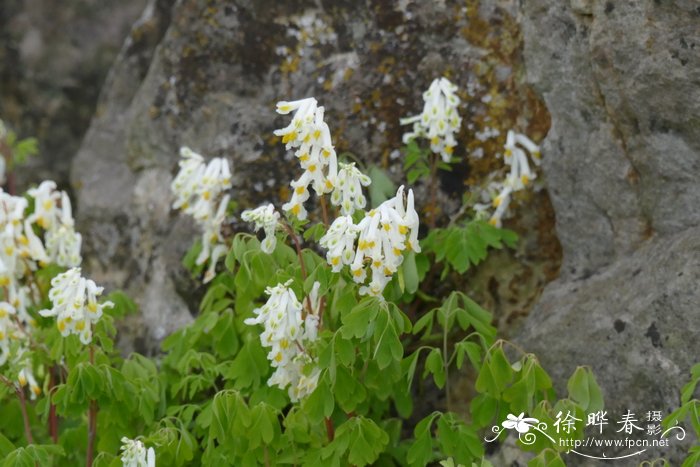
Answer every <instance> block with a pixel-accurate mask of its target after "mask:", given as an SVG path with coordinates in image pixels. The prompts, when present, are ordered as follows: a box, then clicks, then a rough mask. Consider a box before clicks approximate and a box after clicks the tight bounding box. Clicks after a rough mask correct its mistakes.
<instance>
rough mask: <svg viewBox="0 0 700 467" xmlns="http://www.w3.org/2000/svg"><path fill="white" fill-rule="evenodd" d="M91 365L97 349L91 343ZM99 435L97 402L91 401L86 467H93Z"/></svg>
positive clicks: (93, 363)
mask: <svg viewBox="0 0 700 467" xmlns="http://www.w3.org/2000/svg"><path fill="white" fill-rule="evenodd" d="M90 364H91V365H93V366H94V365H95V347H94V345H93V344H92V343H90ZM96 435H97V401H95V400H91V401H90V406H89V408H88V444H87V456H86V460H85V465H86V466H87V467H92V460H93V458H94V456H95V437H96Z"/></svg>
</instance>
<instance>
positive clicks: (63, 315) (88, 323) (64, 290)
mask: <svg viewBox="0 0 700 467" xmlns="http://www.w3.org/2000/svg"><path fill="white" fill-rule="evenodd" d="M102 290H103V288H102V287H98V286H97V285H96V284H95V283H94V282H93V281H92V280H90V279H85V278H84V277H82V276H81V275H80V268H72V269H69V270H68V271H66V272H64V273H62V274H59V275H57V276H56V277H54V278H53V279H52V280H51V290H50V291H49V299H50V300H51V303H52V304H53V308H51V309H50V310H41V311H40V312H39V314H40V315H41V316H46V317H49V316H56V325H57V326H58V330H59V331H60V332H61V335H63V336H67V335H68V334H78V335H79V336H80V341H81V342H82V343H83V344H89V343H90V342H91V341H92V325H93V324H95V323H96V322H97V321H98V320H99V319H100V317H101V316H102V313H103V310H104V309H105V308H112V307H113V306H114V304H113V303H112V302H110V301H106V302H103V303H98V302H97V298H98V297H99V296H100V295H102Z"/></svg>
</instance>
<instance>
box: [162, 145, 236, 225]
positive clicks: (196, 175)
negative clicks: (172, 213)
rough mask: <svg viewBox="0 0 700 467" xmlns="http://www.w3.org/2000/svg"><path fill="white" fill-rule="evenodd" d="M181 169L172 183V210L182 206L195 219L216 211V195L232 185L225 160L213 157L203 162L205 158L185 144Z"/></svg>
mask: <svg viewBox="0 0 700 467" xmlns="http://www.w3.org/2000/svg"><path fill="white" fill-rule="evenodd" d="M180 156H181V157H182V159H181V160H180V163H179V165H180V171H179V172H178V174H177V176H176V177H175V179H174V180H173V182H172V184H171V186H170V187H171V189H172V191H173V193H174V194H175V202H174V203H173V207H174V208H175V209H182V210H183V211H184V212H185V213H186V214H189V215H191V216H192V217H194V218H195V220H197V221H198V222H204V221H207V220H209V219H211V218H212V217H214V214H215V213H216V206H217V198H218V197H219V195H220V194H222V193H223V192H224V191H226V190H229V189H230V188H231V172H230V170H229V166H228V161H227V160H226V159H223V158H220V157H216V158H214V159H212V160H211V161H209V164H205V163H204V158H203V157H202V156H201V155H199V154H197V153H196V152H194V151H192V150H191V149H190V148H188V147H182V148H181V149H180Z"/></svg>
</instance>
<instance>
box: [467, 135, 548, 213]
mask: <svg viewBox="0 0 700 467" xmlns="http://www.w3.org/2000/svg"><path fill="white" fill-rule="evenodd" d="M526 150H527V152H526ZM527 153H529V154H530V156H531V157H532V160H533V162H534V163H535V165H539V164H540V162H541V161H540V159H541V154H540V149H539V146H537V145H536V144H535V143H533V142H532V141H531V140H530V139H529V138H528V137H527V136H525V135H522V134H519V133H516V132H514V131H512V130H510V131H508V134H507V136H506V144H505V146H504V153H503V159H504V162H505V163H506V165H508V166H510V171H509V173H508V175H507V176H506V179H505V181H504V182H503V183H502V184H500V185H499V186H500V188H499V193H498V195H497V196H495V197H493V200H492V206H493V208H494V212H493V214H491V217H490V218H489V223H490V224H491V225H493V226H496V227H501V225H502V220H503V219H504V218H505V216H506V215H507V214H508V207H509V206H510V202H511V197H512V194H513V193H515V192H517V191H520V190H523V189H525V188H526V187H527V186H529V185H530V182H531V181H532V180H534V179H535V178H536V176H537V175H536V173H535V172H534V171H533V170H532V169H531V168H530V163H529V159H528V157H527ZM489 186H490V187H493V186H495V184H494V183H491V184H490V185H489ZM490 189H491V191H492V188H490ZM475 208H477V209H479V210H481V211H485V209H483V206H480V205H479V206H475Z"/></svg>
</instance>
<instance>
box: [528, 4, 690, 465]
mask: <svg viewBox="0 0 700 467" xmlns="http://www.w3.org/2000/svg"><path fill="white" fill-rule="evenodd" d="M698 24H700V8H698V4H697V2H695V1H675V2H660V1H651V0H644V1H636V2H613V1H607V2H604V1H592V2H583V1H580V0H578V1H571V2H564V1H559V0H533V1H528V2H523V11H522V27H523V33H524V40H525V59H526V67H527V70H528V73H527V76H528V79H529V81H530V82H532V84H533V85H534V86H535V88H536V89H537V90H538V91H539V92H540V93H541V95H542V96H543V98H544V99H545V102H546V104H547V107H548V109H549V111H550V114H551V117H552V127H551V130H550V132H549V134H548V136H547V139H546V140H545V143H544V151H543V152H544V153H545V154H546V156H545V159H544V163H543V165H544V172H545V175H546V177H547V187H548V190H549V193H550V196H551V200H552V203H553V206H554V210H555V213H556V217H557V221H556V228H557V234H558V236H559V239H560V240H561V244H562V248H563V253H564V258H563V266H562V274H561V277H560V279H559V280H557V281H555V282H553V283H551V284H549V285H548V286H547V287H546V288H545V291H544V293H543V295H542V298H541V300H540V302H539V304H538V305H536V306H535V309H534V311H533V313H532V314H531V315H530V317H529V318H528V319H527V321H526V322H525V324H524V326H523V330H522V331H521V333H520V336H519V338H518V340H519V341H520V343H521V344H522V345H524V346H525V347H526V348H527V349H528V350H530V351H533V352H535V353H537V355H538V356H539V358H540V359H541V361H542V362H543V365H544V366H545V368H547V369H548V370H550V371H551V372H552V374H553V375H554V376H555V379H557V380H559V381H566V379H565V378H566V377H567V376H568V375H570V374H571V372H572V371H573V370H574V369H575V367H576V366H577V365H590V366H592V367H593V370H594V372H595V374H596V376H597V378H598V382H599V383H600V385H601V386H602V388H603V391H604V395H605V400H606V405H607V407H608V408H609V409H610V410H611V411H612V412H617V413H618V414H620V413H624V411H625V410H626V409H631V410H632V411H635V410H636V411H638V412H642V411H644V412H646V411H648V410H662V411H663V412H664V414H665V415H666V414H668V413H669V412H670V411H671V410H673V409H674V408H675V407H677V406H678V403H679V397H678V393H679V389H680V387H681V386H682V384H683V383H684V382H685V381H687V379H688V378H689V369H690V367H691V365H692V364H693V363H696V362H697V360H698V355H699V354H700V345H698V339H697V329H698V323H700V310H698V308H697V304H698V303H700V289H698V288H697V286H696V285H697V282H698V278H699V277H700V241H699V240H698V238H699V237H698V233H700V230H699V229H698V227H697V226H698V224H699V223H700V207H699V206H700V184H698V183H697V176H698V175H699V174H700V54H699V53H698V52H700V28H699V27H698ZM686 428H689V427H686ZM679 451H681V449H679V448H675V449H670V450H669V449H660V450H658V451H657V452H656V453H657V454H658V455H661V456H670V458H671V463H672V465H680V462H679V458H680V457H679V456H680V455H681V454H680V452H679ZM608 454H609V453H608ZM650 459H651V457H650ZM630 462H632V461H630ZM616 465H617V464H616ZM620 465H622V464H620ZM630 465H632V464H630ZM634 465H637V463H634Z"/></svg>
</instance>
